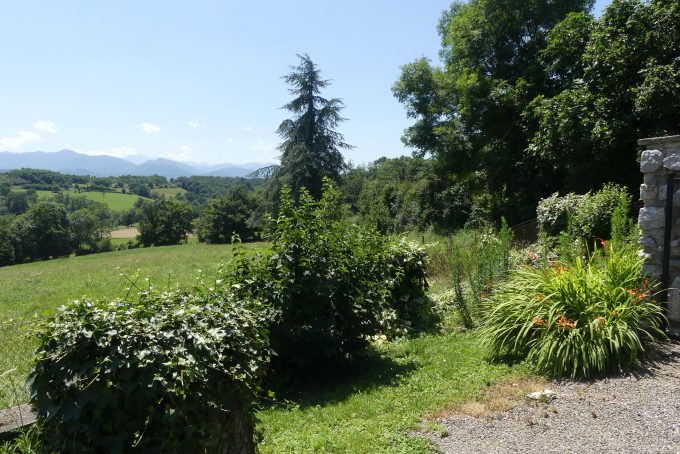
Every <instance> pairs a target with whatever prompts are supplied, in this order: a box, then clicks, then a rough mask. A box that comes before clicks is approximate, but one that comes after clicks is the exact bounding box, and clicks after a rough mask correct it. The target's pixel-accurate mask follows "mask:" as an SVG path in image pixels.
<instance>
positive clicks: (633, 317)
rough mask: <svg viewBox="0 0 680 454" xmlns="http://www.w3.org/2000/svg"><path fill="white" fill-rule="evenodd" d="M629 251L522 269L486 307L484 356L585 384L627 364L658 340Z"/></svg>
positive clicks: (658, 316)
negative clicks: (518, 360) (515, 359)
mask: <svg viewBox="0 0 680 454" xmlns="http://www.w3.org/2000/svg"><path fill="white" fill-rule="evenodd" d="M643 262H644V259H642V258H640V257H638V256H637V250H636V248H635V247H632V246H631V245H625V246H624V245H621V246H617V247H614V246H612V245H611V244H610V245H609V246H608V247H607V249H606V253H605V252H603V251H602V250H598V251H597V252H596V253H594V254H593V255H591V256H590V258H589V259H588V261H587V263H585V264H584V263H583V260H582V258H581V256H580V254H577V256H576V257H575V259H573V260H572V261H571V262H557V263H554V264H553V266H552V267H550V266H548V267H545V268H531V267H523V268H520V269H518V270H516V271H514V272H513V273H512V274H511V276H510V279H509V281H508V283H507V284H506V285H504V286H503V288H502V289H501V291H499V292H498V293H496V294H494V296H493V297H492V298H491V300H490V302H489V303H488V305H487V308H486V309H487V314H486V317H485V319H484V325H483V327H482V338H483V341H484V344H485V345H486V347H488V349H489V352H490V353H491V354H492V355H494V356H496V357H503V356H505V355H510V356H516V355H519V356H521V357H528V359H529V361H530V362H532V363H533V364H534V365H535V366H536V367H537V368H538V369H539V370H541V371H545V372H548V373H550V374H552V375H554V376H558V377H563V376H566V377H571V378H576V377H581V378H591V377H593V376H595V375H599V374H602V373H605V372H608V371H611V370H617V369H621V368H624V367H628V366H631V365H634V364H635V363H636V362H637V361H638V360H639V359H640V357H641V356H642V354H643V353H644V343H645V341H651V340H653V339H654V337H656V336H663V333H662V332H661V331H660V330H659V329H658V328H657V327H658V326H659V323H660V322H661V320H662V319H663V315H662V314H663V312H662V309H661V307H660V306H659V305H658V304H656V302H654V301H653V297H652V295H651V291H650V286H649V283H648V281H646V280H645V279H644V278H643V277H642V274H641V271H640V269H641V266H642V264H643Z"/></svg>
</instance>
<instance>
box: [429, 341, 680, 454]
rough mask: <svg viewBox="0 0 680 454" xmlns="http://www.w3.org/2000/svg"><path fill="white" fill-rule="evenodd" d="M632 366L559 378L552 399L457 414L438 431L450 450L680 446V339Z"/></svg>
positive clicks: (498, 452)
mask: <svg viewBox="0 0 680 454" xmlns="http://www.w3.org/2000/svg"><path fill="white" fill-rule="evenodd" d="M656 355H657V358H656V360H655V361H653V362H650V363H648V364H646V365H645V367H642V368H640V369H638V370H635V371H634V372H632V373H628V374H621V375H618V376H614V377H611V378H605V379H602V380H597V381H592V382H572V381H562V382H555V383H552V384H551V385H550V388H551V389H552V390H553V391H555V393H556V394H557V399H556V400H554V401H552V402H541V401H527V403H526V404H524V405H522V406H520V407H517V408H515V409H513V410H510V411H507V412H503V413H498V414H495V415H492V416H490V417H486V418H475V417H472V416H467V415H458V414H455V415H452V416H449V417H447V418H445V419H442V420H439V421H438V422H439V423H440V424H442V425H443V426H444V428H445V429H446V436H445V437H443V438H442V437H441V436H437V435H431V436H430V437H431V440H432V442H433V443H434V444H435V445H436V446H437V447H438V448H439V449H440V450H441V451H442V452H444V453H452V454H453V453H494V454H506V453H527V454H533V453H579V454H580V453H591V452H592V453H605V454H609V453H633V454H636V453H664V454H667V453H671V454H672V453H676V454H677V453H680V346H679V345H677V344H673V345H670V346H667V347H663V348H662V349H661V350H660V352H659V353H657V354H656Z"/></svg>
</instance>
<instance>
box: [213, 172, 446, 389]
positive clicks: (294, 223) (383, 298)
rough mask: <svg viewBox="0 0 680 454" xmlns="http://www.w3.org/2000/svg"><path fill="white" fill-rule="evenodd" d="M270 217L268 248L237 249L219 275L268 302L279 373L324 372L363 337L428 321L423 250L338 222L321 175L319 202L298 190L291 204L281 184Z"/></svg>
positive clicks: (334, 196) (335, 199)
mask: <svg viewBox="0 0 680 454" xmlns="http://www.w3.org/2000/svg"><path fill="white" fill-rule="evenodd" d="M272 223H273V228H272V231H271V232H270V239H271V248H272V253H271V254H267V255H258V256H255V257H247V256H245V255H244V254H242V253H240V252H237V255H236V257H235V259H234V260H232V262H230V265H229V266H228V269H227V270H226V271H225V274H224V277H223V278H224V280H225V281H226V282H227V283H229V284H230V285H231V286H232V288H233V289H234V291H235V292H236V293H237V294H238V295H241V296H242V297H244V298H255V299H258V300H261V301H263V302H266V303H268V304H269V305H271V307H273V308H275V309H276V312H277V318H276V321H275V322H274V324H273V326H272V329H271V346H272V349H273V350H274V351H275V352H276V356H275V357H274V358H273V360H272V361H273V366H274V369H275V371H276V372H277V373H278V374H279V375H280V376H282V377H284V378H285V377H286V376H288V375H294V376H300V378H304V377H302V376H305V375H311V376H314V375H319V374H323V373H326V372H331V371H334V370H336V369H337V368H338V367H339V365H340V364H341V363H342V362H343V360H345V359H347V358H349V357H351V356H352V355H353V354H355V353H357V352H359V351H361V350H362V349H363V348H364V347H365V346H366V345H367V344H368V340H369V338H370V337H371V336H375V335H378V334H389V335H398V334H405V333H408V332H410V331H412V330H413V329H416V328H418V327H421V326H422V325H423V324H425V323H426V322H427V321H428V319H431V318H432V315H431V314H432V313H433V311H432V310H431V309H432V308H431V306H432V305H431V303H430V302H429V300H428V299H427V298H425V296H424V294H425V289H426V285H427V283H426V280H425V267H426V264H427V260H426V256H425V253H424V251H423V250H422V249H421V248H418V247H417V246H414V245H413V244H411V243H407V242H398V243H390V241H389V240H388V239H387V238H386V237H384V236H382V235H379V234H377V233H375V232H374V231H372V230H368V229H366V228H362V227H359V226H353V225H348V224H346V223H344V222H343V221H342V216H341V207H340V204H339V195H338V192H337V191H336V190H335V189H334V188H333V187H332V186H330V184H328V182H326V184H325V185H324V190H323V197H322V198H321V200H319V201H316V200H314V199H313V198H312V197H311V196H310V195H309V193H308V192H306V191H305V190H302V191H300V195H299V200H298V201H297V202H294V201H293V199H292V197H291V194H290V190H289V189H288V188H285V187H284V188H283V189H282V197H281V203H280V207H279V214H278V216H277V217H276V218H275V219H273V220H272Z"/></svg>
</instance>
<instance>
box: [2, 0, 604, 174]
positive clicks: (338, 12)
mask: <svg viewBox="0 0 680 454" xmlns="http://www.w3.org/2000/svg"><path fill="white" fill-rule="evenodd" d="M608 3H609V0H599V1H598V2H597V4H596V7H595V10H596V12H597V11H600V10H601V9H602V7H603V6H604V5H606V4H608ZM449 4H450V0H427V1H414V0H411V1H407V0H391V1H387V0H373V1H367V0H363V1H359V0H345V1H343V2H331V1H325V0H316V1H314V0H287V1H285V2H278V1H276V2H275V1H270V2H262V1H260V2H234V1H201V0H197V1H193V2H179V1H164V2H160V1H156V2H151V1H139V0H137V1H129V0H118V1H115V2H87V1H84V0H81V1H70V0H61V1H59V2H46V1H37V0H22V1H6V2H3V7H2V15H1V16H0V56H2V61H3V62H4V63H5V64H4V65H3V68H2V76H1V80H2V83H0V106H1V107H0V151H4V150H8V151H15V152H22V151H35V150H43V151H58V150H60V149H63V148H69V149H72V150H76V151H79V152H84V153H89V154H109V155H114V156H119V157H132V158H134V157H135V156H138V155H144V156H149V157H167V158H172V159H179V160H188V161H194V162H207V163H221V162H231V163H246V162H253V161H255V162H268V161H272V160H274V159H275V158H276V156H278V151H277V150H276V149H275V147H276V145H277V144H278V137H277V136H276V134H275V130H276V128H277V127H278V125H279V123H280V122H281V121H282V120H284V119H285V118H287V116H288V114H287V112H286V111H283V110H281V109H279V107H280V106H282V105H283V104H285V103H286V102H287V101H288V100H289V99H290V96H289V94H288V91H287V87H286V85H285V84H284V82H283V81H282V80H281V76H282V75H284V74H286V73H287V72H288V70H289V66H291V65H293V64H295V63H297V57H296V56H295V55H296V54H297V53H304V52H306V53H308V54H309V55H310V56H311V57H312V60H314V61H315V62H316V63H317V64H318V66H319V67H320V68H321V71H322V76H324V77H326V78H328V79H332V83H331V85H330V86H329V87H328V88H327V89H326V91H325V92H324V95H325V96H327V97H339V98H342V99H343V100H344V102H345V105H346V108H345V110H344V111H343V113H344V116H345V117H347V118H348V121H347V122H345V123H343V124H342V125H341V127H340V130H341V132H342V133H343V134H344V135H345V139H346V141H347V142H349V143H351V144H353V145H355V146H356V148H355V149H353V150H351V151H348V152H346V153H345V157H346V158H348V159H350V160H352V161H353V162H355V163H366V162H370V161H372V160H374V159H377V158H378V157H380V156H399V155H402V154H409V153H410V150H407V149H405V148H404V147H403V145H402V144H401V141H400V137H401V134H402V131H403V129H404V128H405V127H407V126H408V125H409V124H410V120H408V119H407V118H406V115H405V112H404V109H403V106H402V105H400V104H399V103H398V102H397V101H396V100H395V99H394V98H393V96H392V93H391V90H390V88H391V86H392V84H393V83H394V81H395V80H396V79H397V78H398V76H399V67H400V65H403V64H405V63H408V62H410V61H412V60H413V59H415V58H417V57H420V56H426V57H428V58H430V59H432V60H433V61H437V51H438V49H439V37H438V35H437V33H436V24H437V21H438V19H439V16H440V14H441V12H442V11H443V10H444V9H446V8H447V7H448V5H449Z"/></svg>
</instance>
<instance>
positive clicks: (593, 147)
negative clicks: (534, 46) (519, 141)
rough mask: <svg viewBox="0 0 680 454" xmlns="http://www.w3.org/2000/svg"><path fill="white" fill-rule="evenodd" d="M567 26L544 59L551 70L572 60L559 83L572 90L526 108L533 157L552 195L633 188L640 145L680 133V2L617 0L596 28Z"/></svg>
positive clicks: (578, 22) (582, 23)
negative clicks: (608, 185) (606, 185)
mask: <svg viewBox="0 0 680 454" xmlns="http://www.w3.org/2000/svg"><path fill="white" fill-rule="evenodd" d="M591 20H592V19H591ZM567 21H569V23H568V24H564V23H563V24H560V27H559V28H557V27H556V28H555V29H553V31H551V35H550V36H551V41H550V44H549V47H550V46H553V47H554V49H553V51H550V52H546V53H545V54H544V57H545V58H546V59H547V63H548V65H549V67H551V68H555V67H556V66H560V65H561V64H562V63H563V61H564V56H565V55H567V58H568V59H571V60H572V62H571V63H570V64H569V65H568V66H571V67H570V68H568V69H567V68H565V69H564V70H563V75H562V76H559V77H562V79H564V80H565V81H567V82H568V83H567V84H562V86H561V88H560V89H561V91H559V92H558V93H554V94H549V93H545V94H544V96H539V97H537V98H536V99H535V100H534V102H532V104H531V105H530V106H529V108H528V109H527V111H526V115H527V117H526V118H527V120H528V121H529V128H530V129H531V130H533V136H532V138H531V143H530V147H529V150H530V151H531V153H532V155H533V157H534V159H538V160H541V161H544V162H543V163H542V167H541V168H542V171H541V172H542V173H543V175H545V177H547V178H550V179H553V181H554V182H555V183H556V184H555V185H554V186H553V187H554V188H555V189H561V190H572V191H577V192H585V191H587V190H589V189H591V188H593V187H596V186H599V185H600V184H602V182H605V181H616V182H619V183H622V184H625V185H626V186H628V187H631V188H632V187H635V186H636V185H637V183H638V180H639V169H637V162H636V153H637V146H636V142H637V140H638V139H639V138H641V137H652V136H659V135H666V134H677V133H680V113H679V112H680V110H679V109H678V108H677V107H678V106H679V104H678V101H677V96H676V95H675V93H677V90H678V88H679V87H680V67H679V66H678V60H677V56H678V54H679V52H680V36H679V35H678V32H677V29H678V27H677V24H678V21H680V2H678V0H668V1H666V0H664V1H650V2H645V1H642V0H614V1H613V2H612V3H611V5H610V6H609V7H608V8H607V9H606V10H605V12H604V14H603V15H602V17H601V18H599V19H598V20H594V21H593V23H592V24H591V25H588V24H587V22H588V19H587V18H583V17H582V18H578V19H577V18H575V17H570V18H567ZM588 29H589V30H590V32H589V34H588V38H587V39H584V37H585V36H584V34H585V32H586V31H587V30H588ZM567 43H571V44H567ZM570 48H571V49H572V50H570ZM579 53H580V54H581V55H580V57H579V58H576V57H577V56H578V54H579ZM572 73H573V74H575V75H576V77H572V78H570V77H569V75H570V74H572ZM554 77H555V78H559V77H558V76H554Z"/></svg>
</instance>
